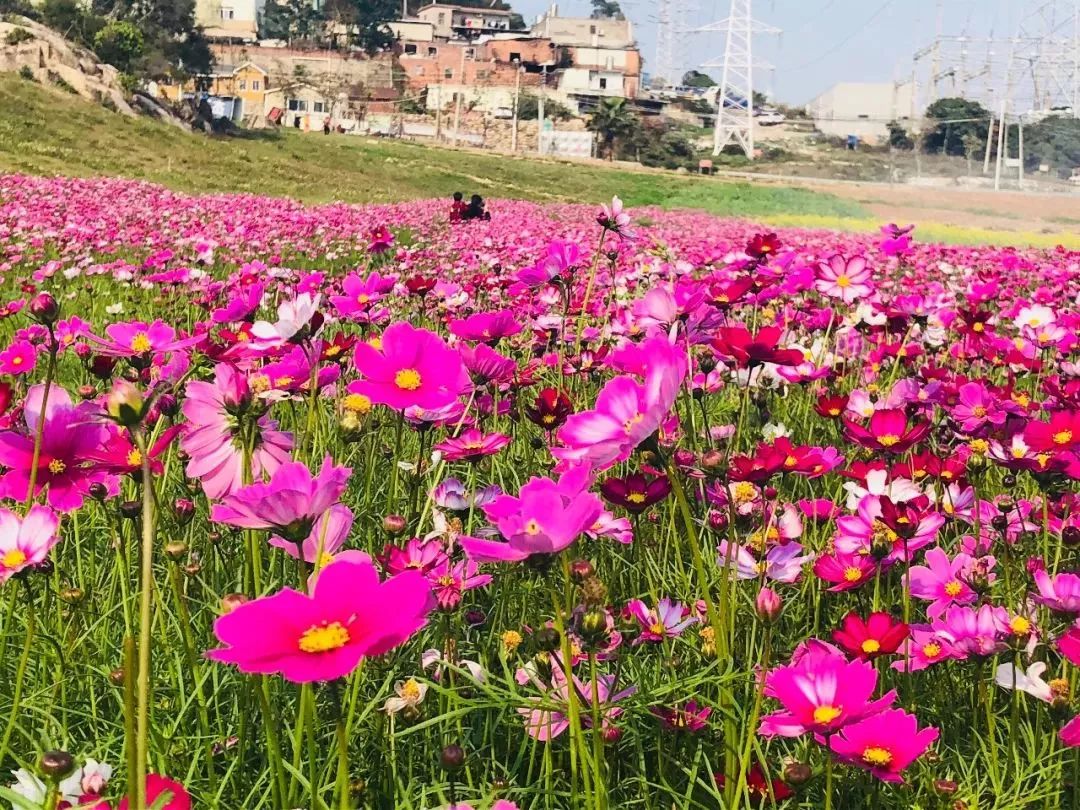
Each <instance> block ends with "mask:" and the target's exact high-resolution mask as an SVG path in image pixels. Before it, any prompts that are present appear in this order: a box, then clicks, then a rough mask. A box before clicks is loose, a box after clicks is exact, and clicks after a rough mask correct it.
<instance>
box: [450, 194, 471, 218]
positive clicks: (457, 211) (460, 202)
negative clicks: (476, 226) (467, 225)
mask: <svg viewBox="0 0 1080 810" xmlns="http://www.w3.org/2000/svg"><path fill="white" fill-rule="evenodd" d="M467 207H468V206H466V205H465V197H464V195H463V194H462V193H461V192H460V191H455V192H454V201H453V202H452V203H451V204H450V221H451V222H461V219H462V217H463V216H464V214H465V209H466V208H467Z"/></svg>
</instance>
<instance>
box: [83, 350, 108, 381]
mask: <svg viewBox="0 0 1080 810" xmlns="http://www.w3.org/2000/svg"><path fill="white" fill-rule="evenodd" d="M79 345H80V346H81V345H84V344H79ZM114 368H116V358H115V357H108V356H106V355H104V354H98V355H95V356H94V358H93V359H92V360H91V361H90V373H91V374H93V375H94V376H95V377H97V378H98V379H101V380H107V379H109V377H111V376H112V373H113V369H114Z"/></svg>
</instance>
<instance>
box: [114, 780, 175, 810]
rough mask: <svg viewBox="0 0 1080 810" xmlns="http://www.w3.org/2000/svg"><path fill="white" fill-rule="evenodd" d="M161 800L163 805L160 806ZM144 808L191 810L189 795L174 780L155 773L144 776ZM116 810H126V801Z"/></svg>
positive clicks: (122, 801) (122, 800) (121, 802)
mask: <svg viewBox="0 0 1080 810" xmlns="http://www.w3.org/2000/svg"><path fill="white" fill-rule="evenodd" d="M163 799H164V800H165V801H164V804H161V803H160V802H161V801H162V800H163ZM146 806H147V807H156V808H159V809H160V810H191V795H190V794H189V793H188V792H187V791H186V790H185V789H184V786H183V785H181V784H180V783H179V782H177V781H176V780H174V779H170V778H169V777H167V776H160V775H158V774H156V773H148V774H147V775H146ZM116 810H128V800H127V799H126V798H125V799H121V801H120V804H119V805H118V806H117V808H116Z"/></svg>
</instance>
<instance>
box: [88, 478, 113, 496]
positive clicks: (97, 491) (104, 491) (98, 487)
mask: <svg viewBox="0 0 1080 810" xmlns="http://www.w3.org/2000/svg"><path fill="white" fill-rule="evenodd" d="M86 491H87V492H88V493H89V494H90V497H91V498H93V499H94V500H95V501H103V500H105V499H106V498H107V497H109V488H108V487H106V486H105V485H104V484H103V483H101V482H100V481H95V482H94V483H92V484H91V485H90V486H89V487H87V488H86Z"/></svg>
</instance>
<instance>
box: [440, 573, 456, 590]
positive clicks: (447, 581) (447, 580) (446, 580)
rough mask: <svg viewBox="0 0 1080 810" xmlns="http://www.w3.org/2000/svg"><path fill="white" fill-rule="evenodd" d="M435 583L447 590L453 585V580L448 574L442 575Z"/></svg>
mask: <svg viewBox="0 0 1080 810" xmlns="http://www.w3.org/2000/svg"><path fill="white" fill-rule="evenodd" d="M436 582H437V583H438V584H439V585H442V586H443V587H444V588H449V587H450V586H451V585H453V584H454V578H453V577H452V576H450V575H449V574H443V575H442V576H441V577H439V578H438V579H437V580H436Z"/></svg>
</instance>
